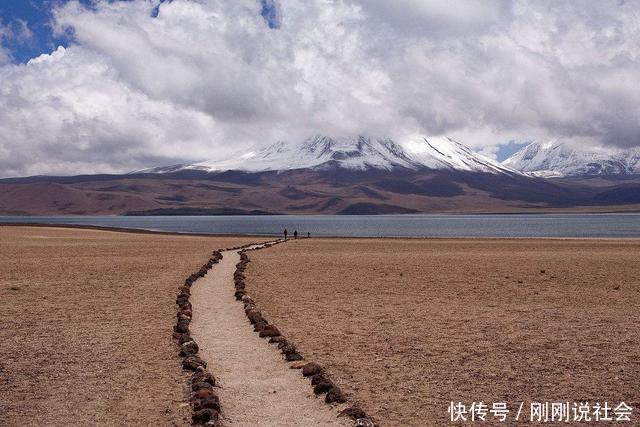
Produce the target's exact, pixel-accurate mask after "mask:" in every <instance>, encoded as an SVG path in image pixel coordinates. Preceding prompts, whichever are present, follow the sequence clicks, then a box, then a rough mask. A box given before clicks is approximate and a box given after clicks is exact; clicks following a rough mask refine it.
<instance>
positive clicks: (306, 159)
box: [149, 135, 517, 174]
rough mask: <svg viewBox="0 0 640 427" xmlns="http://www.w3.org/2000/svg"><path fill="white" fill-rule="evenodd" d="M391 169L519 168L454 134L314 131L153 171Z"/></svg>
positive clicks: (500, 170) (501, 170)
mask: <svg viewBox="0 0 640 427" xmlns="http://www.w3.org/2000/svg"><path fill="white" fill-rule="evenodd" d="M335 168H342V169H351V170H368V169H380V170H393V169H397V168H404V169H413V170H417V169H423V168H428V169H447V170H461V171H469V172H488V173H510V174H512V173H517V172H515V171H513V170H511V169H509V168H508V167H505V166H503V165H501V164H500V163H498V162H496V161H494V160H491V159H489V158H487V157H484V156H482V155H479V154H477V153H475V152H473V151H472V150H471V149H469V148H468V147H466V146H464V145H463V144H461V143H459V142H457V141H454V140H453V139H451V138H428V139H427V138H414V139H412V140H409V141H406V142H405V143H403V144H402V145H401V144H399V143H396V142H395V141H393V140H392V139H390V138H380V139H374V138H369V137H367V136H363V135H359V136H357V137H355V138H333V137H330V136H326V135H315V136H312V137H310V138H307V139H305V140H304V141H302V142H300V143H290V142H285V141H278V142H276V143H274V144H271V145H269V146H267V147H265V148H257V149H254V150H250V151H248V152H242V153H234V154H233V155H231V156H228V157H226V158H222V159H216V160H211V161H206V162H201V163H196V164H193V165H188V166H182V167H179V168H178V169H176V167H171V168H157V169H152V170H149V172H166V171H170V172H173V171H176V170H203V171H210V172H214V171H227V170H240V171H246V172H263V171H284V170H295V169H315V170H328V169H335Z"/></svg>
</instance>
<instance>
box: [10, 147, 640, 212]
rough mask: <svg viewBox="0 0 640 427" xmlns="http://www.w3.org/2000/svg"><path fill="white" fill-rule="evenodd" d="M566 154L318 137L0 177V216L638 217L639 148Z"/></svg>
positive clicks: (551, 149) (560, 150) (541, 149)
mask: <svg viewBox="0 0 640 427" xmlns="http://www.w3.org/2000/svg"><path fill="white" fill-rule="evenodd" d="M571 150H573V151H569V149H568V148H567V147H565V146H564V145H559V146H558V145H557V144H551V145H547V144H537V143H534V144H531V145H529V146H527V147H525V148H523V149H522V150H520V151H519V152H517V153H515V154H514V155H513V156H512V157H511V158H510V159H508V160H507V161H505V162H503V163H502V164H501V163H499V162H497V161H495V160H492V159H490V158H488V157H485V156H482V155H480V154H478V153H475V152H474V151H473V150H471V149H469V148H468V147H466V146H465V145H463V144H461V143H460V142H457V141H455V140H453V139H451V138H417V139H415V140H411V141H406V142H404V143H403V144H402V145H401V144H398V143H396V142H394V141H392V140H391V139H388V138H381V139H372V138H369V137H366V136H358V137H355V138H332V137H329V136H324V135H316V136H313V137H311V138H307V139H305V140H303V141H300V142H284V141H280V142H276V143H274V144H272V145H270V146H268V147H266V148H258V149H255V150H247V151H243V152H236V153H232V154H231V155H228V156H222V157H218V158H216V159H214V160H210V161H204V162H199V163H195V164H187V165H173V166H167V167H159V168H152V169H144V170H139V171H136V172H132V173H128V174H122V175H80V176H62V177H52V176H35V177H25V178H10V179H0V215H214V214H228V215H244V214H399V213H401V214H408V213H435V212H478V213H480V212H540V211H558V210H563V211H640V178H638V177H637V176H634V175H633V174H634V173H636V172H635V171H637V169H636V168H637V165H638V156H637V152H636V154H635V155H634V154H633V153H631V152H629V154H628V155H624V156H623V155H622V154H620V153H618V154H616V155H617V156H619V157H616V159H618V160H617V161H618V163H616V162H613V161H612V160H611V158H609V157H605V156H601V157H598V156H595V155H591V154H585V153H584V152H580V151H579V150H576V149H571ZM634 156H635V157H634ZM620 159H622V160H620ZM613 172H615V173H616V175H611V174H610V173H613ZM594 173H597V175H596V176H594ZM585 174H586V175H587V176H584V175H585ZM550 177H551V178H550Z"/></svg>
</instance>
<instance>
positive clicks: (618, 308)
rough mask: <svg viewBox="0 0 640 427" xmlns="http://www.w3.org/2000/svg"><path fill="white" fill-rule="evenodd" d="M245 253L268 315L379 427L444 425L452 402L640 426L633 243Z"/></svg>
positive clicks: (346, 245) (313, 246)
mask: <svg viewBox="0 0 640 427" xmlns="http://www.w3.org/2000/svg"><path fill="white" fill-rule="evenodd" d="M249 256H250V258H251V262H250V263H249V265H248V268H247V270H246V272H245V274H246V277H247V278H246V283H247V292H248V293H249V294H250V295H252V296H253V297H254V298H255V300H256V303H257V304H258V306H259V307H260V308H261V309H262V311H263V312H264V314H265V316H266V317H267V319H269V321H271V322H273V323H274V324H276V325H278V327H279V329H280V330H281V331H282V333H283V334H284V335H285V336H287V338H289V339H291V340H292V341H293V342H295V344H296V346H297V348H298V350H299V351H300V352H301V354H303V355H304V356H305V357H307V358H308V359H311V360H314V361H317V362H320V363H321V364H323V365H324V366H326V367H327V368H328V370H329V373H330V374H331V377H332V379H333V380H334V381H335V382H336V383H337V384H338V385H339V386H340V387H341V388H342V389H343V390H344V391H345V392H346V393H347V397H348V398H350V399H351V400H355V401H360V402H361V403H362V405H363V407H364V409H365V410H366V411H367V412H368V413H369V414H370V415H373V416H374V417H375V418H376V419H377V421H379V422H380V424H381V425H382V426H425V425H443V424H446V423H448V414H447V406H448V404H449V401H451V400H455V401H458V400H461V401H463V402H466V403H467V404H470V403H471V402H473V401H480V400H482V401H484V402H500V401H506V402H509V403H511V404H518V403H519V402H520V401H525V402H531V401H567V400H568V401H570V402H573V401H591V402H594V401H604V400H607V401H609V402H613V401H615V402H619V401H621V400H624V401H626V402H627V403H628V404H630V405H631V406H633V407H634V408H635V409H634V417H635V418H634V422H632V423H631V424H629V425H638V424H639V423H640V413H639V412H640V385H639V384H640V327H639V326H638V325H640V241H639V240H613V239H597V240H577V239H573V240H558V239H555V240H549V239H547V240H545V239H433V240H428V239H319V238H318V239H316V238H312V239H309V240H307V239H304V240H298V241H296V242H290V243H288V244H286V245H277V246H275V247H273V248H271V249H269V250H262V251H256V252H251V253H250V254H249ZM541 270H544V272H542V271H541ZM527 404H528V403H527Z"/></svg>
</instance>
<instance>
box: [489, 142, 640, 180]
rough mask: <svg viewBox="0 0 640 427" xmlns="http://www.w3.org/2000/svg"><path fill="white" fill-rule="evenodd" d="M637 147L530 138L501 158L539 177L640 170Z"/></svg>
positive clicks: (610, 173)
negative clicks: (575, 144) (589, 144)
mask: <svg viewBox="0 0 640 427" xmlns="http://www.w3.org/2000/svg"><path fill="white" fill-rule="evenodd" d="M639 152H640V151H639V150H637V149H636V150H633V149H632V150H615V149H607V148H603V147H579V146H572V145H569V144H567V143H564V142H562V141H557V140H554V141H549V142H544V143H540V142H533V143H531V144H529V145H527V146H526V147H524V148H522V149H520V150H519V151H517V152H516V153H514V154H513V155H512V156H511V157H509V158H508V159H506V160H505V161H504V162H502V164H503V165H505V166H507V167H510V168H512V169H516V170H518V171H520V172H524V173H527V174H530V175H535V176H542V177H560V176H578V175H616V174H634V173H640V163H639V162H638V153H639Z"/></svg>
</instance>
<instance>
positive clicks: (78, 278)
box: [0, 226, 250, 426]
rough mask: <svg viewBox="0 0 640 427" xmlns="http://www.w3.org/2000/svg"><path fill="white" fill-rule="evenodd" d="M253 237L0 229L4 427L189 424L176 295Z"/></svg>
mask: <svg viewBox="0 0 640 427" xmlns="http://www.w3.org/2000/svg"><path fill="white" fill-rule="evenodd" d="M249 241H250V238H248V237H247V238H233V237H229V238H226V237H225V238H218V237H194V236H191V237H190V236H175V235H160V234H139V233H116V232H110V231H96V230H84V229H65V228H46V227H33V228H31V227H4V226H3V227H0V242H1V243H2V244H1V245H0V325H1V327H0V342H1V343H2V345H1V346H0V397H1V398H0V425H3V426H14V425H16V426H18V425H96V424H98V425H189V423H190V417H191V413H190V408H189V406H188V404H187V403H186V402H187V400H188V390H187V386H188V380H187V375H186V374H184V373H183V372H182V369H181V366H180V360H179V359H178V357H177V354H176V353H177V350H176V346H175V343H174V342H173V341H172V340H171V332H172V327H173V325H174V323H175V313H176V311H175V306H174V304H175V296H176V290H177V288H178V286H180V284H181V283H182V282H183V281H184V279H185V277H187V276H188V275H190V274H191V273H192V272H193V271H196V270H197V269H198V268H200V266H201V265H202V264H203V263H204V262H205V261H206V260H207V259H208V258H209V256H210V255H211V251H212V250H213V249H217V248H220V247H226V246H234V245H238V244H244V243H248V242H249Z"/></svg>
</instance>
